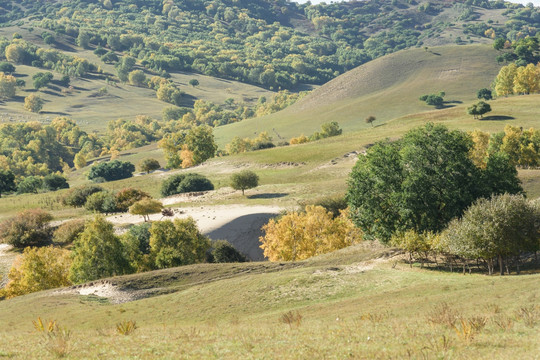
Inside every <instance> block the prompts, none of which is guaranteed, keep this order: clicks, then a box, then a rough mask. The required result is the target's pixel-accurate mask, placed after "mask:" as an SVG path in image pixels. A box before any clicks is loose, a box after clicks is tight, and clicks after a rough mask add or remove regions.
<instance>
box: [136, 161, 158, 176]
mask: <svg viewBox="0 0 540 360" xmlns="http://www.w3.org/2000/svg"><path fill="white" fill-rule="evenodd" d="M140 168H141V171H144V172H145V173H149V172H150V171H154V170H157V169H160V168H161V165H160V164H159V161H157V160H156V159H150V158H149V159H144V160H143V161H141V165H140Z"/></svg>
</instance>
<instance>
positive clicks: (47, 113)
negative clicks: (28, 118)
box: [39, 111, 69, 116]
mask: <svg viewBox="0 0 540 360" xmlns="http://www.w3.org/2000/svg"><path fill="white" fill-rule="evenodd" d="M39 113H40V115H60V116H69V114H68V113H65V112H61V111H40V112H39Z"/></svg>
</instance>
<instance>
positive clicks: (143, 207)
mask: <svg viewBox="0 0 540 360" xmlns="http://www.w3.org/2000/svg"><path fill="white" fill-rule="evenodd" d="M162 208H163V204H162V203H161V202H160V201H157V200H154V199H148V198H146V199H142V200H139V201H137V202H136V203H134V204H133V205H131V206H130V207H129V213H130V214H133V215H142V217H143V219H144V221H145V222H147V221H150V215H151V214H157V213H159V212H161V209H162Z"/></svg>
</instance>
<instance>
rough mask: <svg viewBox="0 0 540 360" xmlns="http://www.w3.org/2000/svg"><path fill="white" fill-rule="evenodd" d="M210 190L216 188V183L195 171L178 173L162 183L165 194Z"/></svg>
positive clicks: (162, 192) (162, 191)
mask: <svg viewBox="0 0 540 360" xmlns="http://www.w3.org/2000/svg"><path fill="white" fill-rule="evenodd" d="M208 190H214V184H212V182H211V181H210V180H208V179H207V178H206V177H204V176H202V175H199V174H195V173H191V174H176V175H173V176H171V177H169V178H167V179H165V180H164V181H163V183H162V184H161V195H163V196H171V195H176V194H181V193H186V192H195V191H208Z"/></svg>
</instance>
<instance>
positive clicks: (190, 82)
mask: <svg viewBox="0 0 540 360" xmlns="http://www.w3.org/2000/svg"><path fill="white" fill-rule="evenodd" d="M189 85H191V86H193V87H195V86H198V85H199V80H197V79H191V80H189Z"/></svg>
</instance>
